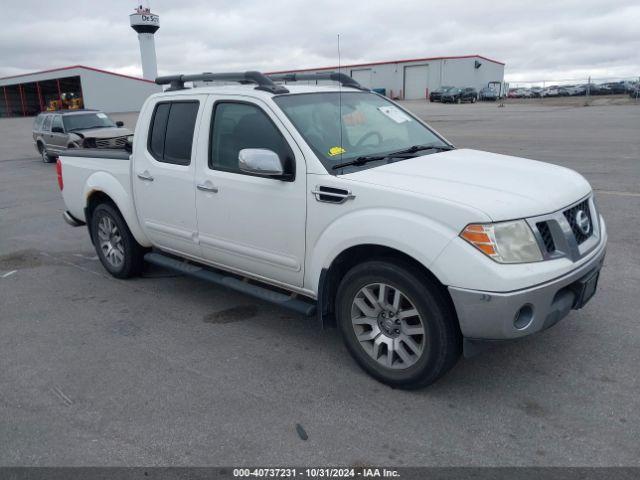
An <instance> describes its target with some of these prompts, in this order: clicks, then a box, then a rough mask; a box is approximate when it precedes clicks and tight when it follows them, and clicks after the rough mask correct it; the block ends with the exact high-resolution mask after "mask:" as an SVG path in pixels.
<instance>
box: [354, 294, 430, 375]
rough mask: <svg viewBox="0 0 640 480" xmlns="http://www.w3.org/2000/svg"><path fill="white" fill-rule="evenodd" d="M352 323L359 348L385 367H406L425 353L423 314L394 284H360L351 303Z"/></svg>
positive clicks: (397, 368)
mask: <svg viewBox="0 0 640 480" xmlns="http://www.w3.org/2000/svg"><path fill="white" fill-rule="evenodd" d="M351 323H352V326H353V329H354V332H355V335H356V338H357V340H358V342H359V343H360V346H361V347H362V349H363V350H364V351H365V352H367V354H368V355H369V356H370V357H371V358H373V359H374V360H375V361H376V362H378V363H379V364H380V365H382V366H384V367H386V368H391V369H396V370H399V369H406V368H408V367H410V366H412V365H413V364H415V363H416V362H417V361H418V360H419V359H420V358H421V357H422V355H423V353H424V350H425V344H426V337H425V327H424V323H423V320H422V317H421V315H420V314H419V313H418V309H417V308H416V307H415V305H414V304H413V302H412V301H411V300H410V299H409V297H408V296H407V295H406V294H405V293H404V292H402V291H401V290H400V289H398V288H396V287H394V286H391V285H388V284H386V283H373V284H369V285H366V286H364V287H362V288H361V289H360V290H359V291H358V293H357V294H356V295H355V297H354V299H353V302H352V305H351Z"/></svg>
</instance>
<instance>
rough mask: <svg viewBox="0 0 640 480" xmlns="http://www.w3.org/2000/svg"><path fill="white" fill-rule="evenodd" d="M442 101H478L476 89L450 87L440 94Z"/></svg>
mask: <svg viewBox="0 0 640 480" xmlns="http://www.w3.org/2000/svg"><path fill="white" fill-rule="evenodd" d="M440 101H441V102H442V103H463V102H469V103H476V102H477V101H478V91H477V90H476V89H475V88H472V87H466V88H456V87H454V88H450V89H449V90H447V91H446V92H445V93H443V94H442V97H441V100H440Z"/></svg>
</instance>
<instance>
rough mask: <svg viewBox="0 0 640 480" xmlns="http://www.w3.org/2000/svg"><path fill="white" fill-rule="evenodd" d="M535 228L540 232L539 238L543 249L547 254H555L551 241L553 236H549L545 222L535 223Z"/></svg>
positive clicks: (554, 245) (553, 244) (554, 244)
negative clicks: (542, 243)
mask: <svg viewBox="0 0 640 480" xmlns="http://www.w3.org/2000/svg"><path fill="white" fill-rule="evenodd" d="M536 227H538V231H539V232H540V236H541V237H542V241H543V242H544V248H545V249H546V250H547V252H548V253H553V252H555V251H556V243H555V242H554V241H553V236H552V235H551V229H549V224H548V223H547V222H538V223H536Z"/></svg>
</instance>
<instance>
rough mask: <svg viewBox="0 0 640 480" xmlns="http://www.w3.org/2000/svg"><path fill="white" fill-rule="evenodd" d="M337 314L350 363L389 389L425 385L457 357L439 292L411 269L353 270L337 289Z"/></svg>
mask: <svg viewBox="0 0 640 480" xmlns="http://www.w3.org/2000/svg"><path fill="white" fill-rule="evenodd" d="M336 312H337V317H338V325H339V328H340V331H341V333H342V337H343V339H344V342H345V344H346V346H347V349H348V350H349V352H350V353H351V355H352V356H353V358H354V359H355V360H356V361H357V362H358V364H359V365H360V366H361V367H362V368H363V369H364V370H365V371H367V373H369V374H370V375H371V376H373V377H375V378H376V379H378V380H379V381H381V382H383V383H386V384H388V385H391V386H394V387H400V388H407V389H412V388H420V387H424V386H426V385H429V384H431V383H433V382H435V381H436V380H437V379H438V378H440V377H441V376H442V375H444V374H445V373H446V372H447V371H448V370H449V369H450V368H451V367H453V365H454V364H455V363H456V361H457V359H458V358H459V356H460V353H461V345H462V341H461V338H462V337H461V334H460V330H459V327H458V323H457V319H456V316H455V313H454V312H453V310H452V308H451V307H450V306H449V303H448V302H447V301H446V299H445V298H444V292H443V291H442V289H441V288H440V287H439V286H438V285H436V284H435V283H434V282H433V281H432V280H431V279H429V278H427V277H426V275H424V274H423V273H422V272H420V271H419V270H417V269H414V268H412V267H411V266H408V265H402V264H397V263H392V262H387V261H370V262H365V263H363V264H360V265H358V266H356V267H354V268H352V269H351V270H350V271H349V272H347V274H346V275H345V276H344V278H343V279H342V281H341V283H340V286H339V288H338V295H337V299H336Z"/></svg>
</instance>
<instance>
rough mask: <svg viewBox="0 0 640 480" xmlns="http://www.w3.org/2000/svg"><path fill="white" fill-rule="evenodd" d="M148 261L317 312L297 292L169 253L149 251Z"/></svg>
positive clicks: (295, 308) (286, 305) (300, 310)
mask: <svg viewBox="0 0 640 480" xmlns="http://www.w3.org/2000/svg"><path fill="white" fill-rule="evenodd" d="M144 260H145V261H146V262H149V263H152V264H154V265H157V266H159V267H163V268H168V269H169V270H173V271H175V272H179V273H183V274H185V275H189V276H191V277H195V278H199V279H201V280H206V281H207V282H211V283H215V284H216V285H220V286H222V287H227V288H230V289H232V290H236V291H238V292H241V293H244V294H246V295H250V296H252V297H255V298H259V299H260V300H264V301H266V302H270V303H274V304H276V305H279V306H281V307H284V308H287V309H289V310H293V311H294V312H296V313H299V314H302V315H305V316H307V317H310V316H312V315H315V313H316V304H315V302H313V301H311V300H309V301H305V300H302V299H300V298H299V297H296V296H295V294H291V295H287V294H285V293H280V292H276V291H274V290H270V289H269V288H266V287H261V286H258V285H253V284H251V283H248V282H246V281H243V280H241V279H240V278H237V277H234V276H232V275H228V274H226V273H225V272H221V271H217V270H213V269H210V268H208V267H205V266H201V265H197V264H194V263H189V262H187V261H184V260H178V259H176V258H174V257H170V256H168V255H163V254H161V253H157V252H151V253H147V254H146V255H145V256H144Z"/></svg>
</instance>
